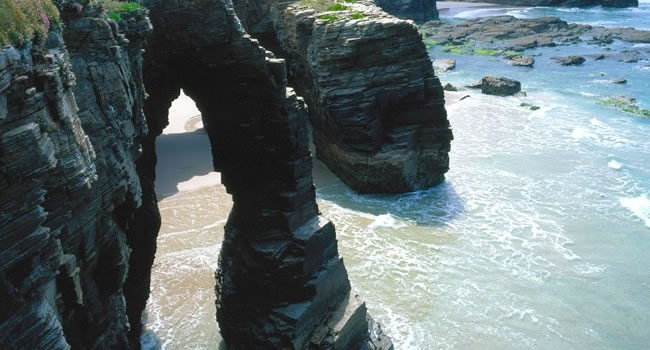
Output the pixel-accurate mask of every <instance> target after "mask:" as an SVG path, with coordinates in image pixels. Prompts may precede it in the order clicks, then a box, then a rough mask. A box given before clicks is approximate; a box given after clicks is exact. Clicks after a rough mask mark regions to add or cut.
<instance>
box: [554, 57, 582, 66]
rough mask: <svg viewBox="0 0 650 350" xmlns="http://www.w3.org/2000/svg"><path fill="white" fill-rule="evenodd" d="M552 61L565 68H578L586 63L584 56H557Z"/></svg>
mask: <svg viewBox="0 0 650 350" xmlns="http://www.w3.org/2000/svg"><path fill="white" fill-rule="evenodd" d="M551 59H552V60H553V61H555V62H557V63H559V64H561V65H563V66H578V65H581V64H583V63H585V61H586V60H585V58H584V57H582V56H557V57H551Z"/></svg>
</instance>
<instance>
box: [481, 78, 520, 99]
mask: <svg viewBox="0 0 650 350" xmlns="http://www.w3.org/2000/svg"><path fill="white" fill-rule="evenodd" d="M520 91H521V83H520V82H518V81H516V80H513V79H509V78H504V77H493V76H488V77H484V78H483V79H482V80H481V92H482V93H484V94H486V95H496V96H512V95H514V94H516V93H518V92H520Z"/></svg>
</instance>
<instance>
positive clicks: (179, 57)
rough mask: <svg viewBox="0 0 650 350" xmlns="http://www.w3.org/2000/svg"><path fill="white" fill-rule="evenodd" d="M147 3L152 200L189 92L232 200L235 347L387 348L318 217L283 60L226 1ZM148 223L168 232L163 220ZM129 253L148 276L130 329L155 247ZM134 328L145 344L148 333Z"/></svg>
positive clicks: (224, 262)
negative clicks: (165, 142)
mask: <svg viewBox="0 0 650 350" xmlns="http://www.w3.org/2000/svg"><path fill="white" fill-rule="evenodd" d="M146 5H147V6H148V7H149V8H150V9H151V12H150V17H151V19H152V23H153V25H154V28H155V32H154V33H155V34H154V35H153V37H152V38H151V40H150V44H149V46H148V48H147V53H146V56H145V68H144V76H145V84H146V87H147V92H148V94H149V98H148V100H147V101H146V103H145V114H146V116H147V123H148V126H149V135H148V136H147V139H146V140H145V141H144V142H143V151H144V155H143V157H142V158H141V159H140V161H139V164H138V170H139V173H140V176H141V182H142V183H143V201H144V202H147V203H152V202H154V203H155V194H154V192H153V180H154V179H155V173H154V170H153V169H154V167H155V162H156V156H155V149H154V146H153V145H154V144H155V137H156V136H157V135H159V134H160V133H161V132H162V129H163V128H164V126H165V125H166V124H167V113H168V110H169V107H170V105H171V103H172V101H173V100H174V99H175V98H176V97H178V94H179V91H180V89H183V90H184V91H185V92H186V93H187V95H188V96H190V97H191V98H192V99H193V100H194V101H195V102H196V104H197V106H198V108H199V109H200V110H201V113H202V118H203V121H204V125H205V129H206V131H207V133H208V136H209V138H210V142H211V146H212V154H213V163H214V168H215V170H216V171H219V172H221V173H222V182H223V184H224V185H225V186H226V189H227V191H228V192H229V193H230V194H231V195H232V198H233V202H234V204H233V209H232V212H231V214H230V217H229V219H228V223H227V224H226V232H225V240H224V244H223V247H222V251H221V255H220V267H219V270H218V271H217V273H216V277H217V287H216V293H217V318H218V321H219V324H220V328H221V333H222V336H223V338H224V340H225V341H226V343H227V345H228V346H229V348H230V349H240V348H241V349H270V348H277V349H279V348H283V349H284V348H295V349H302V348H308V347H315V348H332V347H333V346H337V348H349V347H353V348H354V347H359V348H362V345H361V344H370V343H372V342H374V343H378V342H380V340H379V339H380V338H381V339H382V340H381V341H383V342H384V346H386V345H385V344H390V342H389V341H387V340H386V338H385V337H383V336H379V335H377V334H378V333H379V334H380V333H381V332H378V331H377V328H376V326H375V324H374V322H373V321H372V320H371V319H370V318H369V317H368V316H367V315H366V309H365V306H364V305H363V303H361V302H360V301H359V300H357V297H354V296H350V293H349V291H350V283H349V280H348V277H347V272H346V270H345V267H344V266H343V262H342V259H341V258H340V257H339V256H338V249H337V244H336V235H335V230H334V227H333V225H332V224H331V223H330V222H328V221H327V220H326V219H324V218H322V217H321V216H319V212H318V208H317V206H316V202H315V189H314V185H313V181H312V177H311V176H312V175H311V169H312V158H311V154H310V152H309V148H308V137H307V116H306V114H305V113H306V112H305V109H304V104H303V102H302V100H301V99H300V98H298V97H297V96H296V95H295V94H294V93H293V91H292V90H291V89H288V88H287V82H286V68H285V63H284V61H283V60H278V59H275V58H274V57H273V56H272V54H271V53H270V52H268V51H266V50H264V49H263V48H262V47H261V46H259V45H258V43H257V41H255V40H253V39H251V38H250V36H248V35H247V34H246V33H245V32H244V31H243V30H242V29H241V28H240V26H239V23H238V19H237V18H236V16H235V15H234V11H232V8H231V6H228V5H227V4H226V3H225V2H224V1H222V0H194V1H168V0H166V1H163V0H160V1H150V2H149V3H148V4H146ZM188 23H189V24H188ZM149 209H150V208H149ZM149 209H147V208H145V209H144V210H149ZM143 214H146V215H148V217H150V218H152V219H153V223H152V224H153V225H152V226H153V227H157V225H159V220H160V219H159V216H157V215H155V214H153V215H152V214H151V213H150V212H149V213H143ZM137 217H139V215H137V214H136V218H137ZM140 218H141V217H140ZM136 220H138V219H136ZM133 227H135V226H133ZM139 227H140V228H141V229H143V230H145V231H148V232H151V231H152V230H151V229H150V228H149V227H147V226H146V225H142V224H141V225H139ZM156 232H157V230H156ZM129 236H130V237H138V234H137V232H131V233H130V235H129ZM149 236H150V235H148V234H145V235H142V237H145V238H146V237H149ZM130 246H131V247H132V248H133V252H132V255H131V264H132V267H131V269H132V270H137V271H139V273H134V274H132V273H131V271H130V274H129V279H128V280H127V282H126V287H125V290H126V291H127V293H126V294H127V295H126V298H127V307H128V309H129V320H130V322H131V323H132V325H137V324H139V323H140V313H141V312H142V310H143V309H144V306H145V304H146V298H147V295H148V284H149V277H150V267H151V263H152V262H153V253H155V239H154V242H152V241H151V239H150V237H149V238H147V239H143V240H142V242H141V244H140V247H141V249H138V248H137V247H138V244H137V243H136V244H132V242H130ZM147 271H148V274H147ZM141 281H144V283H146V286H145V285H143V282H141ZM145 287H147V288H145ZM371 328H374V329H375V331H374V332H373V334H374V336H373V337H371V336H370V333H371V332H370V331H369V329H371ZM134 330H135V332H134V334H132V336H133V337H136V336H137V335H138V333H139V327H137V326H136V327H134ZM371 338H373V339H371ZM133 341H134V342H135V339H133ZM388 346H390V345H387V346H386V348H388Z"/></svg>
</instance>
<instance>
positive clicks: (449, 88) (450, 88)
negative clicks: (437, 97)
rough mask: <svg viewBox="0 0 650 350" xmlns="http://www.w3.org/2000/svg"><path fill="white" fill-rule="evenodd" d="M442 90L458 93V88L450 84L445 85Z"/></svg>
mask: <svg viewBox="0 0 650 350" xmlns="http://www.w3.org/2000/svg"><path fill="white" fill-rule="evenodd" d="M442 88H443V90H445V91H458V88H457V87H455V86H453V85H451V84H449V83H447V84H445V86H443V87H442Z"/></svg>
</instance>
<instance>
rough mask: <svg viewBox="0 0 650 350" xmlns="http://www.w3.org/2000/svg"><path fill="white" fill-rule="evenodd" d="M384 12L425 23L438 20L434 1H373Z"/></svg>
mask: <svg viewBox="0 0 650 350" xmlns="http://www.w3.org/2000/svg"><path fill="white" fill-rule="evenodd" d="M374 1H375V3H376V4H377V5H378V6H379V7H381V8H382V9H383V10H384V11H386V12H388V13H390V14H391V15H393V16H396V17H399V18H407V19H412V20H414V21H416V22H426V21H429V20H432V19H434V18H438V8H437V7H436V0H374Z"/></svg>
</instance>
